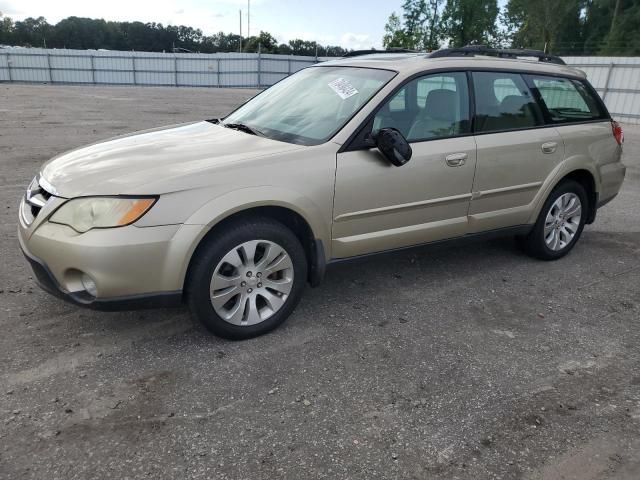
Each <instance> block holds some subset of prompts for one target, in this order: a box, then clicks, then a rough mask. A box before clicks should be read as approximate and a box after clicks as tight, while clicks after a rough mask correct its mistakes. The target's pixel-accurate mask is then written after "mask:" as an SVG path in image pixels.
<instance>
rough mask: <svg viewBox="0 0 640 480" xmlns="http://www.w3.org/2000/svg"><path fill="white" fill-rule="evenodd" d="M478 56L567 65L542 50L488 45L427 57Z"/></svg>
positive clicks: (442, 52)
mask: <svg viewBox="0 0 640 480" xmlns="http://www.w3.org/2000/svg"><path fill="white" fill-rule="evenodd" d="M476 55H487V56H490V57H498V58H511V59H518V58H521V57H532V58H537V59H538V61H540V62H546V63H555V64H556V65H566V63H565V62H564V60H562V59H561V58H560V57H558V56H556V55H549V54H548V53H544V52H543V51H542V50H529V49H516V48H504V49H502V48H490V47H487V46H486V45H467V46H466V47H460V48H443V49H441V50H436V51H435V52H431V53H430V54H429V55H427V57H428V58H445V57H473V56H476Z"/></svg>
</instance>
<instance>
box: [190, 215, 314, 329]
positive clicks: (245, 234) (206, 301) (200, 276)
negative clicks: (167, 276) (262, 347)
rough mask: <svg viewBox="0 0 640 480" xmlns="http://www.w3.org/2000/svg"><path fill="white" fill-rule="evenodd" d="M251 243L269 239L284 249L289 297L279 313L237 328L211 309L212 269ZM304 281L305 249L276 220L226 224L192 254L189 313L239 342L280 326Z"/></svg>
mask: <svg viewBox="0 0 640 480" xmlns="http://www.w3.org/2000/svg"><path fill="white" fill-rule="evenodd" d="M250 240H269V241H271V242H274V243H277V244H278V245H280V246H281V247H282V248H284V249H285V250H286V252H287V254H288V255H289V257H290V258H291V261H292V263H293V271H294V280H293V286H292V288H291V292H290V294H289V297H288V298H287V300H286V302H285V304H284V305H283V306H282V308H281V309H280V310H278V311H277V312H276V313H274V314H273V315H272V316H271V317H269V318H268V319H267V320H265V321H263V322H260V323H258V324H256V325H250V326H239V325H233V324H231V323H229V322H226V321H225V320H223V319H222V318H221V317H220V316H219V315H218V314H217V313H216V311H215V310H214V308H213V305H212V304H211V298H210V292H209V288H210V282H211V278H212V276H213V273H214V270H215V267H216V266H217V265H218V263H219V262H220V260H221V259H222V258H223V257H224V256H225V255H226V254H227V253H228V252H229V251H231V250H232V249H233V248H234V247H237V246H238V245H240V244H242V243H244V242H247V241H250ZM306 278H307V260H306V256H305V252H304V248H303V247H302V245H301V244H300V241H299V240H298V238H297V237H296V236H295V234H294V233H293V232H291V230H289V229H288V228H287V227H286V226H284V225H283V224H281V223H279V222H277V221H270V220H255V221H252V220H245V221H241V222H236V223H234V224H230V225H227V227H225V228H224V230H223V231H220V232H216V233H215V234H212V235H210V236H209V237H208V238H205V240H204V241H203V243H202V244H201V245H200V246H199V247H198V249H197V251H196V253H195V254H194V260H193V264H192V268H191V269H190V273H189V278H188V280H187V303H188V305H189V309H190V310H191V312H192V314H193V315H194V316H195V317H197V318H198V319H199V320H200V321H201V322H202V323H203V324H204V326H205V327H206V328H207V329H208V330H209V331H211V332H212V333H214V334H215V335H217V336H219V337H223V338H227V339H230V340H242V339H247V338H252V337H256V336H258V335H262V334H264V333H267V332H269V331H271V330H273V329H274V328H276V327H278V326H279V325H280V324H281V323H283V322H284V321H285V320H286V319H287V317H289V315H291V313H292V312H293V310H294V309H295V307H296V305H297V304H298V302H299V300H300V297H301V296H302V291H303V290H304V286H305V283H306Z"/></svg>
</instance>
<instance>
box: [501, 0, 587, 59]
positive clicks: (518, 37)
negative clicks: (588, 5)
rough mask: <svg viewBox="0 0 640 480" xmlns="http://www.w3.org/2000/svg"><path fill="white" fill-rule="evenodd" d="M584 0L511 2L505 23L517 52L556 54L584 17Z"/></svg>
mask: <svg viewBox="0 0 640 480" xmlns="http://www.w3.org/2000/svg"><path fill="white" fill-rule="evenodd" d="M582 7H583V1H582V0H562V1H558V0H509V2H508V3H507V7H506V11H505V15H504V21H505V23H506V26H507V28H508V29H509V33H510V36H511V42H512V46H513V47H516V48H537V49H541V50H542V49H544V50H545V51H546V52H554V51H555V47H556V43H557V42H558V41H559V39H560V37H561V33H562V32H563V31H564V30H565V29H566V28H567V24H568V23H571V22H570V21H568V20H569V19H576V18H579V17H580V12H581V10H582Z"/></svg>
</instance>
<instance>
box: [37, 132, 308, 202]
mask: <svg viewBox="0 0 640 480" xmlns="http://www.w3.org/2000/svg"><path fill="white" fill-rule="evenodd" d="M301 148H304V147H301V146H300V145H293V144H289V143H284V142H278V141H275V140H270V139H267V138H264V137H259V136H255V135H250V134H247V133H244V132H240V131H237V130H233V129H230V128H224V127H221V126H219V125H215V124H212V123H210V122H197V123H191V124H183V125H174V126H171V127H162V128H157V129H153V130H145V131H143V132H137V133H133V134H130V135H126V136H121V137H116V138H112V139H110V140H106V141H103V142H99V143H94V144H92V145H88V146H85V147H81V148H78V149H76V150H71V151H69V152H66V153H63V154H61V155H58V156H56V157H54V158H52V159H51V160H49V162H47V163H46V164H45V165H44V166H43V168H42V171H41V177H42V178H43V179H44V182H43V183H45V184H48V185H49V186H50V188H52V189H54V190H55V192H51V193H54V194H55V195H58V196H61V197H66V198H70V197H77V196H86V195H126V194H129V195H135V194H162V193H168V192H172V191H179V190H184V189H187V188H193V187H195V185H193V184H192V182H193V179H194V178H198V176H199V174H201V173H203V172H205V171H207V172H208V171H210V170H212V169H216V168H222V167H224V166H227V165H230V164H233V163H238V162H243V161H247V160H250V159H255V158H258V157H264V156H271V155H275V154H279V153H283V152H288V151H292V150H296V149H301Z"/></svg>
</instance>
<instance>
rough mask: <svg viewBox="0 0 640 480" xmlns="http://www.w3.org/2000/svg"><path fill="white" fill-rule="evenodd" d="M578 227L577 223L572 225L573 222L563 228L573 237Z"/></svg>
mask: <svg viewBox="0 0 640 480" xmlns="http://www.w3.org/2000/svg"><path fill="white" fill-rule="evenodd" d="M578 225H580V224H579V223H577V224H576V223H573V222H567V223H565V225H564V228H566V229H567V230H568V231H569V233H570V234H571V236H573V235H575V234H576V232H577V231H578Z"/></svg>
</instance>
